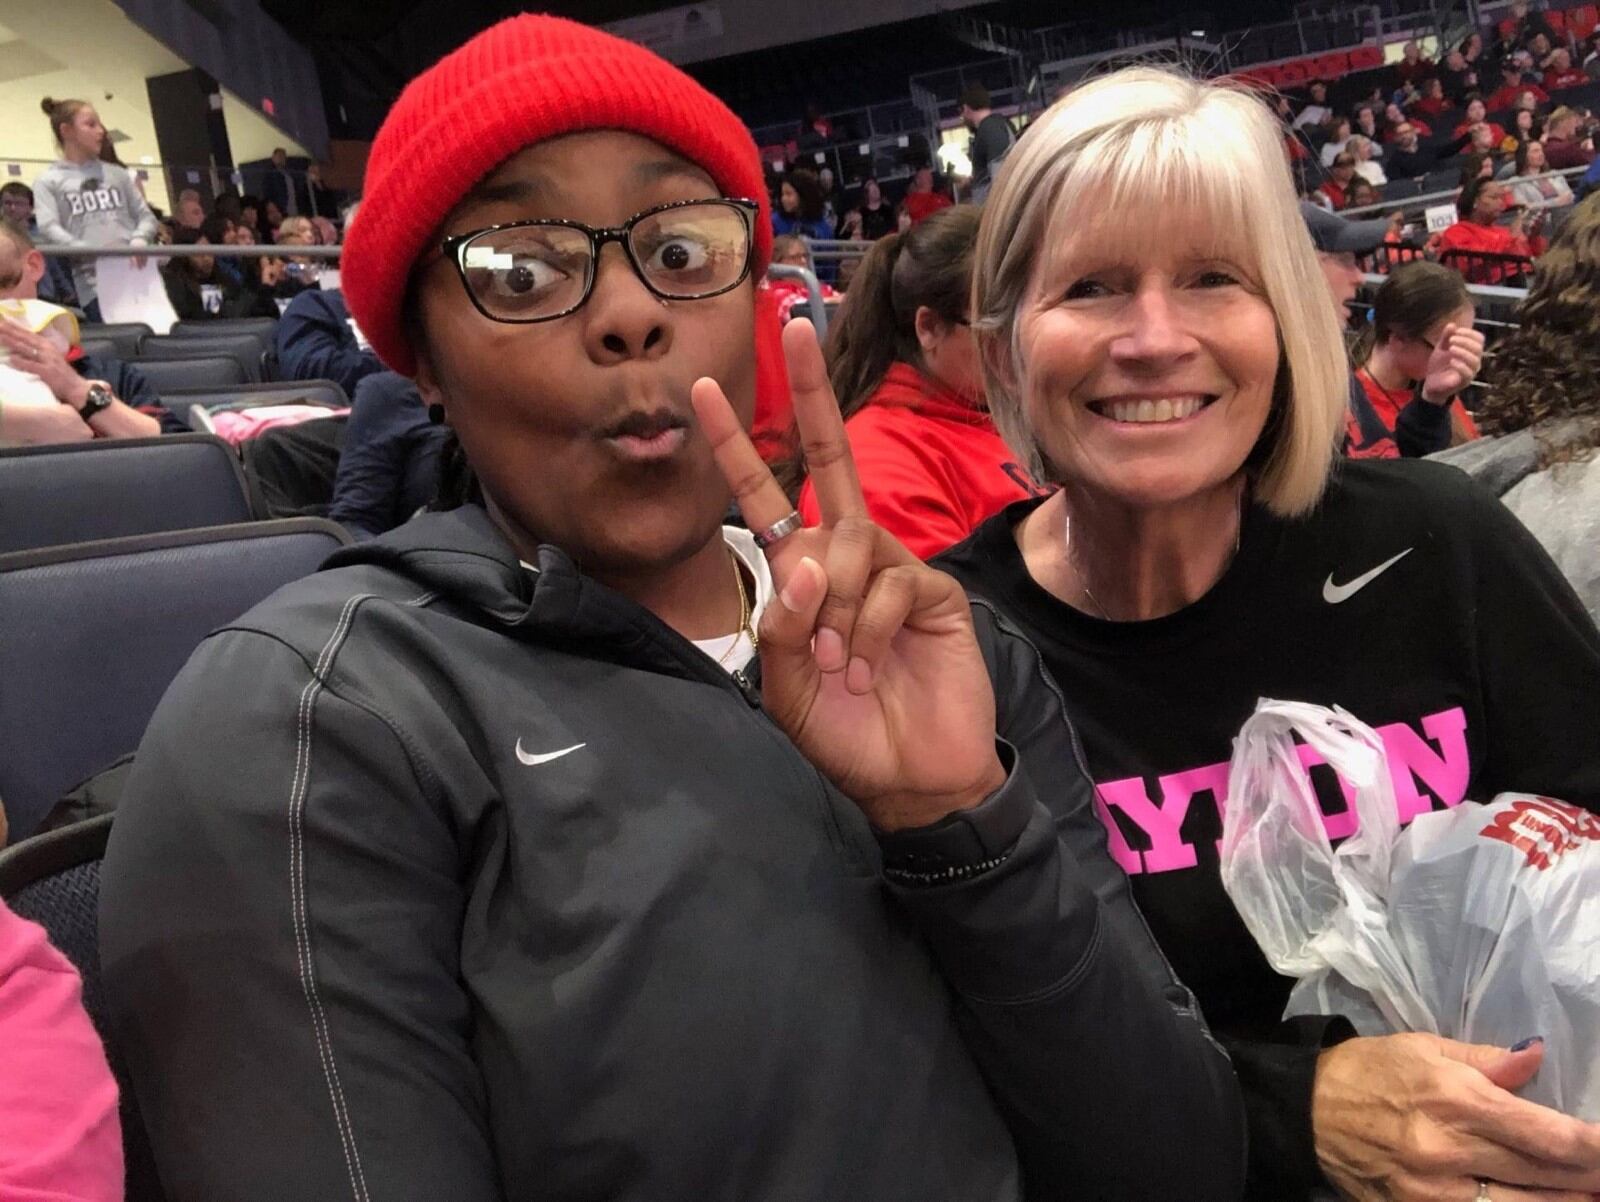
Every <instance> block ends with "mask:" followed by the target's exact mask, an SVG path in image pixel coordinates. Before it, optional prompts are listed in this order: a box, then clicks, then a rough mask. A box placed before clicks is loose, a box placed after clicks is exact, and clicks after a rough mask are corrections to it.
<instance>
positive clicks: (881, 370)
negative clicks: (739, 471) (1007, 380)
mask: <svg viewBox="0 0 1600 1202" xmlns="http://www.w3.org/2000/svg"><path fill="white" fill-rule="evenodd" d="M977 236H978V210H977V209H976V208H975V207H973V206H972V205H956V206H955V207H953V208H950V209H945V210H942V211H940V212H938V213H935V214H933V215H932V216H931V217H929V218H927V219H926V220H925V221H922V222H920V223H918V224H917V225H916V226H914V227H912V228H911V229H910V230H908V231H907V232H906V233H903V234H893V235H890V236H889V237H888V238H884V239H882V240H881V241H879V242H878V243H877V244H876V245H875V246H874V247H873V248H872V251H871V252H870V253H869V254H868V255H867V257H866V259H865V260H864V261H863V262H862V264H861V267H860V268H859V269H858V270H857V272H856V277H855V280H854V281H853V282H852V283H851V285H850V300H849V302H848V303H847V304H846V305H845V307H844V310H843V314H842V316H841V317H840V318H839V319H838V320H837V321H836V322H834V324H833V325H832V327H831V328H830V330H829V342H828V375H829V378H830V380H831V382H832V384H833V390H834V392H835V393H836V394H837V395H838V397H839V407H840V409H841V410H842V411H843V412H844V416H845V427H844V428H845V432H846V433H847V434H848V435H849V438H850V452H851V454H852V455H853V456H854V457H855V461H856V468H857V471H858V472H859V473H860V476H861V488H862V492H863V493H864V494H865V496H866V502H867V511H868V513H869V515H870V516H871V518H872V520H873V521H874V522H876V523H878V525H880V526H882V527H883V528H884V529H886V530H888V531H889V532H890V533H891V534H893V535H894V536H895V537H896V538H898V539H899V540H900V541H901V542H903V543H904V544H905V545H906V546H907V547H909V548H910V549H911V551H912V553H913V554H915V555H920V556H922V557H923V558H924V559H926V558H928V557H929V556H931V555H936V554H938V553H939V552H940V551H943V550H944V549H945V548H946V547H949V546H952V545H954V544H955V543H958V542H960V541H961V540H962V539H964V538H966V537H967V535H968V534H969V533H971V532H972V530H973V528H974V527H976V526H977V525H978V524H979V523H980V522H982V521H983V520H984V519H986V518H988V517H990V516H991V515H993V514H995V513H998V512H999V511H1000V510H1001V509H1003V508H1004V507H1005V506H1007V505H1009V504H1010V503H1011V502H1012V501H1017V500H1021V499H1022V498H1024V497H1028V496H1042V495H1043V493H1042V492H1041V490H1039V489H1037V488H1036V487H1035V486H1034V484H1033V482H1032V481H1031V480H1030V479H1029V478H1028V476H1027V475H1026V474H1025V473H1024V471H1023V470H1022V468H1021V467H1020V466H1018V464H1017V463H1016V456H1015V455H1014V454H1013V453H1012V452H1011V450H1010V449H1009V448H1008V447H1007V446H1006V444H1005V443H1004V442H1003V441H1002V440H1001V438H1000V435H999V434H997V433H996V432H995V429H994V425H993V423H992V422H991V421H990V418H989V411H988V407H987V405H986V404H985V402H984V399H983V383H982V380H983V376H982V372H981V370H980V368H979V364H978V357H977V350H976V346H975V344H974V342H973V339H972V330H971V328H970V327H969V326H968V324H967V323H968V318H967V304H968V296H969V293H970V292H971V288H972V247H973V243H974V242H975V241H976V239H977ZM796 466H797V467H798V465H796ZM790 475H791V479H790V482H791V484H792V483H793V481H794V478H795V477H796V476H797V475H798V471H791V474H790ZM799 510H800V513H801V515H802V516H803V517H804V518H805V519H806V524H807V525H815V524H816V523H817V521H818V519H819V513H818V507H817V498H816V493H815V492H814V490H813V489H812V486H811V484H810V482H809V481H808V482H806V484H805V486H804V487H803V488H802V489H801V491H800V501H799Z"/></svg>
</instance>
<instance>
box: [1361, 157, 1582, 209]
mask: <svg viewBox="0 0 1600 1202" xmlns="http://www.w3.org/2000/svg"><path fill="white" fill-rule="evenodd" d="M1380 163H1381V160H1380ZM1587 171H1588V168H1587V167H1567V168H1563V169H1562V170H1560V171H1544V172H1541V173H1540V174H1538V175H1517V176H1512V177H1511V178H1509V179H1503V180H1497V181H1496V182H1497V183H1502V184H1511V183H1526V182H1528V181H1529V180H1536V179H1551V178H1553V177H1555V176H1558V175H1559V176H1565V177H1566V178H1568V179H1575V178H1578V177H1580V176H1582V175H1583V174H1584V173H1585V172H1587ZM1460 192H1461V189H1460V188H1449V189H1447V190H1445V191H1443V192H1424V193H1422V194H1421V195H1420V196H1405V197H1401V198H1399V199H1397V200H1382V201H1379V202H1378V203H1377V204H1375V205H1362V206H1361V207H1360V208H1356V209H1340V210H1339V216H1341V217H1361V216H1369V217H1382V216H1384V215H1386V214H1388V213H1392V212H1394V211H1395V210H1397V209H1412V208H1426V207H1427V206H1428V205H1429V204H1430V203H1435V202H1440V201H1446V200H1454V199H1455V198H1456V197H1457V196H1458V195H1460ZM1532 207H1537V208H1554V207H1557V206H1555V205H1552V204H1549V203H1545V204H1540V205H1537V206H1532Z"/></svg>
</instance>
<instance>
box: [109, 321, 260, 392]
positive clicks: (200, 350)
mask: <svg viewBox="0 0 1600 1202" xmlns="http://www.w3.org/2000/svg"><path fill="white" fill-rule="evenodd" d="M262 349H263V348H262V345H261V339H260V338H258V337H257V336H256V335H255V334H248V333H247V334H167V335H164V336H158V337H155V338H146V339H145V340H144V345H142V346H141V347H140V348H139V362H140V363H141V364H143V363H145V362H147V361H149V360H151V359H189V358H194V357H195V356H198V355H205V356H223V355H226V356H228V357H229V358H233V359H237V360H238V361H239V366H240V367H241V368H243V369H244V378H245V379H246V380H248V381H250V382H251V383H252V384H254V383H257V382H259V381H260V379H261V352H262Z"/></svg>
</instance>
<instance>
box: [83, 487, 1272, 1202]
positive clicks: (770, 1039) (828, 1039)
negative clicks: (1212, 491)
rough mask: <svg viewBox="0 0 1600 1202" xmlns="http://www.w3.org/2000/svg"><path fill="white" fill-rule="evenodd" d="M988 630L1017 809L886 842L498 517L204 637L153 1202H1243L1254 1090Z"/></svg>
mask: <svg viewBox="0 0 1600 1202" xmlns="http://www.w3.org/2000/svg"><path fill="white" fill-rule="evenodd" d="M975 613H976V614H977V616H978V619H979V629H980V633H981V637H982V640H983V644H984V647H985V651H986V654H987V655H988V657H989V661H990V664H991V666H992V668H993V670H994V675H995V679H996V681H997V683H998V686H999V687H998V692H999V694H1000V698H999V700H1000V722H999V726H1000V732H999V733H1000V735H1001V736H1002V739H1003V740H1004V741H1003V742H1002V744H1001V749H1002V755H1003V760H1004V761H1005V763H1006V765H1007V768H1008V778H1007V781H1006V783H1005V785H1004V786H1003V787H1002V788H1001V789H1000V790H999V791H998V792H997V793H996V794H994V795H993V796H992V797H990V798H989V799H988V800H987V801H986V802H985V803H984V804H983V805H982V806H980V807H978V808H977V809H975V810H973V811H970V812H967V813H964V814H961V815H956V816H953V817H951V818H949V819H946V820H945V821H944V822H942V823H940V824H938V825H937V826H934V827H930V828H927V829H924V830H920V831H912V832H906V833H903V834H899V835H896V836H893V837H890V836H884V837H882V838H881V839H879V838H874V834H873V832H872V830H871V829H870V828H869V827H868V825H867V823H866V822H865V821H864V819H863V818H862V816H861V814H860V812H859V811H858V810H857V809H856V807H855V806H854V805H853V804H851V802H850V801H848V800H847V799H846V798H844V797H843V796H841V795H840V794H839V793H838V792H837V791H836V790H834V789H833V788H832V787H831V786H830V785H828V783H827V782H826V781H825V780H824V779H823V778H822V777H821V776H820V775H819V774H818V773H817V772H816V771H815V770H814V769H813V768H812V766H811V765H810V764H809V763H808V762H807V761H806V760H805V759H804V758H803V757H802V756H801V755H800V754H799V753H798V752H797V751H796V750H795V749H794V747H793V746H792V744H790V743H789V741H788V740H787V739H786V738H785V737H784V735H783V734H782V732H781V731H779V730H778V729H777V728H776V727H775V726H774V725H773V724H772V722H771V721H770V720H769V719H768V718H767V717H766V715H765V714H764V712H763V711H762V709H761V707H760V704H759V696H758V692H757V689H756V687H755V685H754V684H753V683H752V682H749V681H744V680H740V679H736V678H734V677H731V676H729V675H728V674H727V673H725V672H724V671H722V670H721V669H719V668H717V667H716V666H715V665H714V664H713V663H712V662H711V661H710V660H709V659H708V658H707V657H706V656H704V655H703V654H702V653H701V652H699V651H698V650H696V649H695V648H694V647H693V646H692V645H691V644H690V643H688V642H686V641H685V640H683V639H682V638H681V637H679V636H678V635H677V634H676V633H675V632H673V631H672V630H670V629H668V628H667V627H666V626H665V625H663V624H662V623H661V622H659V621H658V620H657V619H656V618H655V617H654V616H653V615H651V614H650V613H648V612H646V611H645V610H643V609H642V608H640V607H639V606H637V605H635V604H633V603H632V602H630V601H628V600H626V599H624V598H623V597H621V596H619V595H617V594H615V593H612V592H610V591H609V590H607V589H605V588H603V587H601V586H600V585H598V584H596V583H595V582H593V581H591V580H589V579H587V578H585V577H584V576H582V575H581V574H580V573H579V572H578V571H577V570H576V569H575V568H574V566H573V564H572V562H571V561H570V560H569V559H568V558H567V557H566V556H565V555H564V554H563V553H562V552H561V551H559V550H557V549H555V548H552V547H545V548H542V549H541V550H540V552H539V555H538V560H537V569H536V570H528V569H525V568H523V567H521V566H520V565H519V564H518V561H517V557H516V555H515V553H514V552H513V551H512V549H511V548H510V547H509V546H508V545H507V544H506V542H505V541H504V540H503V538H502V537H501V536H500V535H499V533H498V532H497V530H496V529H495V528H494V527H493V525H492V524H491V522H490V521H489V519H488V518H487V516H486V515H485V514H484V512H483V511H482V510H481V509H478V508H476V507H467V508H464V509H460V510H456V511H454V512H451V513H444V514H435V515H429V516H426V517H423V518H421V519H418V520H416V521H413V522H411V523H409V524H408V525H407V526H404V527H402V528H401V529H399V530H397V531H394V532H393V533H392V534H390V535H388V536H386V537H385V538H383V539H380V540H378V541H376V542H373V543H368V544H365V545H363V546H361V547H358V548H351V549H349V550H346V551H341V552H340V553H339V554H338V555H336V556H335V557H334V558H333V559H332V560H330V561H329V563H328V565H327V567H326V568H325V569H324V570H323V571H322V572H320V573H318V574H316V575H314V576H313V577H311V578H309V579H307V580H304V581H302V582H299V583H297V584H294V585H292V586H290V587H289V588H287V589H285V590H283V591H282V592H280V593H278V594H277V595H276V596H275V597H273V598H272V599H270V600H268V601H267V602H265V603H264V604H263V605H261V606H259V607H257V608H256V609H255V610H253V611H251V612H250V613H249V614H247V615H245V616H244V617H243V618H241V619H240V620H239V621H237V622H235V623H234V624H232V625H231V626H229V627H227V628H225V629H223V630H220V631H218V632H216V633H215V634H213V635H212V636H211V637H210V638H209V639H208V640H207V641H206V643H205V644H204V645H203V646H202V647H201V648H200V650H199V651H197V652H196V654H195V656H194V658H193V659H192V660H191V661H190V663H189V665H188V666H187V667H186V668H185V669H184V671H183V672H182V674H181V675H180V676H179V677H178V679H177V680H176V682H175V683H174V684H173V686H172V688H171V690H170V691H169V693H168V694H167V696H166V699H165V700H164V701H163V702H162V704H161V707H160V709H159V711H158V712H157V714H156V716H155V719H154V720H153V722H152V723H151V726H150V729H149V732H148V734H147V736H146V738H145V741H144V743H143V745H142V746H141V748H140V750H139V754H138V759H137V763H136V767H135V769H134V773H133V776H132V779H131V780H130V782H129V785H128V789H127V792H126V794H125V796H124V799H123V802H122V805H121V809H120V811H119V813H118V816H117V821H116V826H115V830H114V832H113V834H112V839H111V846H110V850H109V854H108V857H107V860H106V863H105V867H104V874H103V884H102V891H101V918H100V921H101V956H102V966H103V975H104V984H105V988H106V990H107V993H108V996H109V1001H110V1006H111V1009H112V1012H113V1019H114V1025H115V1030H116V1037H117V1038H118V1040H119V1041H120V1043H121V1045H122V1048H123V1050H124V1052H125V1054H126V1058H127V1062H128V1064H129V1067H130V1070H131V1073H132V1077H133V1081H134V1085H135V1092H136V1094H137V1097H138V1102H139V1104H140V1107H141V1109H142V1111H143V1114H144V1117H145V1120H146V1122H147V1125H148V1129H149V1134H150V1136H151V1142H152V1144H153V1147H154V1150H155V1155H156V1160H157V1163H158V1166H159V1168H160V1171H161V1176H162V1179H163V1182H164V1184H165V1186H166V1189H167V1192H168V1194H169V1196H170V1197H171V1198H172V1199H173V1200H174V1202H201V1200H205V1202H213V1200H215V1199H220V1198H227V1199H230V1202H252V1200H260V1202H281V1200H282V1199H286V1198H316V1199H336V1198H350V1199H353V1200H355V1202H368V1200H373V1202H377V1200H382V1202H410V1200H417V1202H421V1200H423V1199H427V1200H429V1202H433V1200H436V1199H441V1198H449V1199H451V1200H452V1202H490V1200H494V1199H502V1198H514V1199H534V1198H539V1199H560V1200H565V1199H573V1200H577V1199H584V1200H589V1199H593V1200H596V1202H599V1200H601V1199H605V1200H622V1199H630V1200H638V1202H670V1200H672V1199H684V1200H686V1202H687V1200H694V1202H703V1200H705V1199H783V1200H785V1202H788V1200H796V1202H800V1200H814V1202H833V1200H838V1199H862V1200H871V1202H894V1200H898V1199H905V1200H906V1202H912V1200H916V1202H930V1200H946V1199H947V1200H949V1202H987V1200H991V1199H994V1200H999V1199H1019V1198H1024V1197H1026V1198H1062V1199H1065V1198H1072V1199H1083V1200H1122V1199H1151V1200H1156V1199H1160V1200H1163V1202H1164V1200H1166V1199H1170V1198H1175V1197H1182V1198H1184V1199H1186V1202H1200V1200H1209V1199H1217V1200H1222V1199H1233V1198H1236V1197H1238V1195H1239V1193H1240V1190H1241V1186H1242V1178H1243V1165H1244V1151H1245V1149H1244V1146H1243V1143H1244V1136H1243V1119H1242V1112H1241V1105H1240V1101H1239V1098H1238V1094H1237V1087H1236V1085H1235V1083H1234V1077H1233V1073H1232V1071H1231V1068H1230V1065H1229V1063H1228V1060H1227V1058H1226V1056H1225V1055H1224V1054H1223V1053H1222V1052H1221V1051H1220V1050H1219V1048H1218V1047H1217V1046H1216V1045H1215V1044H1214V1043H1213V1042H1212V1040H1211V1039H1210V1037H1209V1035H1208V1033H1207V1031H1206V1030H1205V1028H1204V1026H1203V1024H1202V1022H1201V1020H1200V1018H1199V1015H1198V1013H1197V1010H1196V1007H1195V1004H1194V1002H1193V999H1192V998H1191V996H1190V995H1189V993H1188V992H1187V990H1185V989H1184V988H1183V987H1182V986H1181V985H1180V984H1179V983H1178V982H1177V981H1175V980H1174V979H1173V978H1172V975H1171V973H1170V971H1169V970H1168V969H1167V967H1166V965H1165V963H1164V961H1163V960H1162V959H1161V957H1160V955H1159V953H1158V952H1156V951H1155V950H1154V944H1153V943H1152V942H1151V940H1150V939H1149V937H1148V934H1147V933H1146V932H1145V930H1144V926H1143V922H1142V920H1141V919H1140V917H1139V915H1138V914H1137V912H1136V911H1135V910H1134V909H1133V906H1132V903H1131V901H1130V900H1129V895H1128V891H1127V886H1126V882H1125V881H1124V880H1123V879H1122V877H1121V875H1120V873H1119V872H1118V871H1117V870H1116V868H1115V865H1114V864H1113V863H1112V861H1111V859H1110V858H1109V856H1107V855H1105V854H1104V851H1103V849H1102V847H1101V840H1102V839H1103V834H1102V828H1101V827H1100V824H1099V823H1098V822H1097V821H1096V820H1095V818H1094V816H1093V814H1092V813H1091V807H1090V790H1089V785H1088V783H1087V778H1086V777H1085V775H1084V773H1083V771H1082V769H1081V767H1080V766H1079V765H1078V764H1077V762H1076V761H1075V756H1074V752H1073V749H1072V747H1071V740H1070V739H1063V738H1062V737H1061V732H1063V731H1066V730H1068V729H1069V728H1068V727H1067V726H1066V724H1065V722H1064V720H1063V718H1062V716H1061V713H1060V701H1059V698H1058V697H1057V696H1056V694H1055V692H1054V687H1053V686H1052V685H1050V684H1049V683H1048V682H1047V681H1046V680H1045V679H1044V677H1043V676H1042V674H1041V672H1040V669H1039V665H1038V663H1037V661H1036V659H1035V658H1034V656H1033V654H1032V652H1031V649H1030V648H1029V647H1028V645H1027V644H1026V643H1025V642H1024V641H1023V640H1021V639H1020V638H1018V637H1016V636H1014V635H1011V634H1009V633H1008V632H1007V631H1006V630H1005V629H1003V628H1002V627H1001V626H1000V625H998V624H997V621H996V620H995V619H994V618H993V617H992V615H990V614H989V611H987V610H982V609H980V610H975ZM557 753H560V754H557ZM885 864H889V865H890V866H891V869H892V870H886V869H885Z"/></svg>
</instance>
